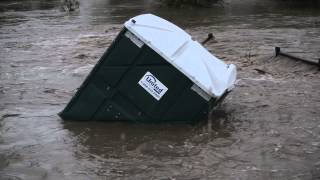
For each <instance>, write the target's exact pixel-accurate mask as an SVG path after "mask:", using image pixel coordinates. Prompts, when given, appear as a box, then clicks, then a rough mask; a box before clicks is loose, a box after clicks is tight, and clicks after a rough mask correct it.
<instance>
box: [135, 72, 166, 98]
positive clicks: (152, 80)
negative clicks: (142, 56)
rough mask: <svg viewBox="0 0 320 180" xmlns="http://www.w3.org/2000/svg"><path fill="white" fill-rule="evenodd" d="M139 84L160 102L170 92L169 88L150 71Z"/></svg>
mask: <svg viewBox="0 0 320 180" xmlns="http://www.w3.org/2000/svg"><path fill="white" fill-rule="evenodd" d="M138 84H139V85H140V86H141V87H143V89H145V90H146V91H147V92H148V93H149V94H151V95H152V96H153V97H154V98H155V99H156V100H158V101H159V100H160V99H161V97H162V96H163V95H164V94H165V93H166V92H167V90H168V88H167V87H166V86H165V85H163V84H162V83H161V82H160V81H159V80H158V79H157V78H156V77H155V76H154V75H153V74H151V73H150V72H149V71H148V72H146V74H145V75H144V76H143V77H142V78H141V79H140V81H139V82H138Z"/></svg>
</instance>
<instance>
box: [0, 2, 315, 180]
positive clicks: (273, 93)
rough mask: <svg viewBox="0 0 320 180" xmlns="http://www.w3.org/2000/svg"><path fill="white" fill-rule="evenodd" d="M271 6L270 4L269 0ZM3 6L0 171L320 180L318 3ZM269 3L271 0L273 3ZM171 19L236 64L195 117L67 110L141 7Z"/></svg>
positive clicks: (48, 175) (12, 175) (27, 175)
mask: <svg viewBox="0 0 320 180" xmlns="http://www.w3.org/2000/svg"><path fill="white" fill-rule="evenodd" d="M262 2H264V1H262ZM58 3H59V1H2V2H0V133H1V134H0V179H32V180H33V179H49V180H51V179H139V180H140V179H243V180H248V179H249V180H250V179H252V180H255V179H288V180H293V179H310V180H311V179H320V123H319V121H320V111H319V110H320V71H318V69H317V67H315V66H311V65H307V64H304V63H301V62H297V61H294V60H291V59H287V58H284V57H274V52H273V49H274V46H280V47H282V48H283V50H284V51H286V52H290V53H293V54H295V55H297V56H300V57H305V58H307V59H310V60H314V61H316V60H317V58H320V51H319V49H320V11H319V9H317V8H313V9H309V8H293V7H290V8H287V7H283V6H279V7H278V6H276V5H274V4H272V3H271V4H270V6H268V8H266V5H265V4H263V3H262V4H257V3H252V4H250V3H249V2H247V3H248V4H240V5H239V4H237V6H233V5H231V4H228V3H227V4H225V5H224V6H221V5H219V6H215V7H212V8H204V9H194V8H185V9H177V10H176V9H170V8H166V7H160V6H159V5H156V4H154V3H149V1H138V2H135V3H132V2H130V1H123V2H122V1H121V2H120V1H119V2H118V1H111V0H110V1H102V0H101V1H98V0H97V1H93V2H81V5H80V7H81V9H80V11H78V12H73V13H65V12H60V11H59V5H58ZM268 5H269V4H268ZM146 12H153V13H155V14H157V15H161V16H162V17H165V18H167V19H170V20H171V21H173V22H174V23H177V24H178V25H180V26H182V27H183V28H184V29H186V30H187V31H188V32H190V33H191V34H192V35H193V36H194V39H198V40H199V41H201V40H202V39H204V38H205V37H206V34H207V33H209V32H213V33H214V35H215V37H216V38H215V41H211V42H209V43H208V44H207V45H206V47H207V48H208V49H209V50H210V51H211V52H212V53H214V54H215V55H216V56H217V57H219V58H221V59H223V60H224V61H226V62H228V63H234V64H236V65H237V67H238V71H239V72H238V81H237V85H236V88H235V89H234V91H233V92H232V93H231V94H229V95H228V96H227V98H226V99H225V101H224V102H223V103H222V104H221V106H219V107H217V108H216V109H215V110H213V112H212V115H211V117H210V118H209V120H205V121H201V122H199V123H198V124H196V125H193V126H191V125H181V124H180V125H170V124H162V125H152V124H132V123H106V122H69V121H68V122H65V121H62V120H61V119H60V118H59V117H58V116H57V113H58V112H59V111H61V110H62V109H63V108H64V106H65V105H66V103H67V102H68V101H69V99H70V98H71V96H72V95H73V93H74V92H75V89H76V88H77V87H78V86H79V85H80V84H81V82H82V81H83V80H84V78H85V77H86V75H87V74H88V72H89V71H90V70H91V68H92V67H93V66H94V64H95V63H96V62H97V60H98V59H99V57H100V56H101V55H102V53H103V52H104V51H105V50H106V48H107V47H108V46H109V45H110V43H111V42H112V40H113V39H114V38H115V36H116V35H117V33H118V31H119V30H120V29H121V27H122V25H121V24H122V23H123V22H124V21H125V20H126V19H128V18H129V17H132V16H133V15H137V14H141V13H146Z"/></svg>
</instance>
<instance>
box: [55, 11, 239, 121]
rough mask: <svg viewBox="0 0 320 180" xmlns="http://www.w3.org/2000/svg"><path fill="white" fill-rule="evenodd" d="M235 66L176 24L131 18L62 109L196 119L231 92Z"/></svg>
mask: <svg viewBox="0 0 320 180" xmlns="http://www.w3.org/2000/svg"><path fill="white" fill-rule="evenodd" d="M235 80H236V67H235V66H234V65H233V64H229V65H227V64H225V63H224V62H223V61H221V60H219V59H217V58H216V57H215V56H213V55H212V54H211V53H209V52H208V51H207V50H206V49H205V48H204V47H203V46H202V45H201V44H200V43H198V42H197V41H194V40H192V39H191V36H190V35H189V34H187V33H186V32H185V31H183V30H182V29H180V28H179V27H177V26H176V25H174V24H172V23H170V22H168V21H166V20H164V19H162V18H160V17H157V16H155V15H152V14H143V15H139V16H136V17H134V18H131V19H130V20H128V21H127V22H125V24H124V28H123V29H122V31H121V32H120V33H119V35H118V36H117V37H116V39H115V40H114V41H113V43H112V44H111V46H110V47H109V48H108V50H107V51H106V52H105V53H104V54H103V56H102V57H101V59H100V60H99V62H98V63H97V65H96V66H95V67H94V68H93V70H92V71H91V72H90V74H89V75H88V77H87V78H86V80H85V81H84V82H83V84H82V85H81V86H80V88H79V89H78V91H77V92H76V94H75V95H74V96H73V97H72V99H71V100H70V102H69V103H68V104H67V106H66V107H65V109H64V110H63V111H62V112H61V113H60V114H59V115H60V117H61V118H62V119H64V120H106V121H119V120H127V121H137V122H159V121H160V122H164V121H165V122H169V121H186V122H187V121H189V122H190V121H194V120H201V119H204V118H207V114H208V111H209V107H212V106H214V105H215V103H216V102H217V101H218V100H219V99H220V98H221V97H224V95H225V94H227V92H229V91H230V90H231V89H232V88H233V86H234V83H235Z"/></svg>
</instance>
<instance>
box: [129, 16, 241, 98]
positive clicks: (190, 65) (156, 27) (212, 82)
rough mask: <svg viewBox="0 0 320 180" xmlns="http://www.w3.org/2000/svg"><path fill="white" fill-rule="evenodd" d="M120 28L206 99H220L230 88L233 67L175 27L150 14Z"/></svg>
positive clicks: (233, 78)
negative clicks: (151, 50)
mask: <svg viewBox="0 0 320 180" xmlns="http://www.w3.org/2000/svg"><path fill="white" fill-rule="evenodd" d="M132 20H133V21H132ZM124 25H125V27H126V28H127V29H128V30H129V31H130V32H132V33H133V34H134V35H136V36H137V37H138V38H139V39H140V40H141V41H143V42H144V43H145V44H147V45H148V46H149V47H151V48H152V49H153V50H154V51H156V52H157V53H158V54H159V55H161V56H162V57H163V58H164V59H165V60H167V61H168V62H169V63H171V64H172V65H173V66H174V67H176V68H177V69H178V70H180V71H181V72H182V73H183V74H185V75H186V76H187V77H188V78H189V79H190V80H192V81H193V82H194V83H195V84H196V85H198V86H199V87H200V88H201V89H202V90H203V91H205V92H206V93H207V94H209V95H210V96H212V97H220V96H221V95H223V93H224V92H225V91H228V90H231V89H232V88H233V86H234V83H235V80H236V67H235V66H234V65H233V64H230V65H227V64H225V63H224V62H223V61H221V60H219V59H218V58H216V57H215V56H213V55H212V54H211V53H210V52H208V51H207V50H206V49H205V48H204V47H203V46H202V45H201V44H199V43H198V42H197V41H193V40H192V39H191V36H190V35H189V34H187V33H186V32H185V31H184V30H182V29H180V28H179V27H177V26H176V25H174V24H172V23H170V22H168V21H166V20H164V19H162V18H160V17H158V16H155V15H152V14H143V15H139V16H136V17H133V18H131V19H130V20H128V21H127V22H125V24H124Z"/></svg>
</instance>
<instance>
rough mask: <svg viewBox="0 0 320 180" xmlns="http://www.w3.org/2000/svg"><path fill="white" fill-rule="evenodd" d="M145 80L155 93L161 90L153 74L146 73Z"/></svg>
mask: <svg viewBox="0 0 320 180" xmlns="http://www.w3.org/2000/svg"><path fill="white" fill-rule="evenodd" d="M145 80H146V82H148V83H149V84H150V85H151V86H152V87H153V90H154V91H155V92H156V93H158V94H160V93H161V92H162V91H163V89H161V88H160V87H159V85H158V84H157V79H156V78H155V77H154V76H153V75H146V76H145Z"/></svg>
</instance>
